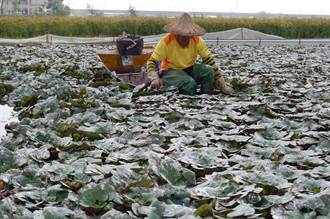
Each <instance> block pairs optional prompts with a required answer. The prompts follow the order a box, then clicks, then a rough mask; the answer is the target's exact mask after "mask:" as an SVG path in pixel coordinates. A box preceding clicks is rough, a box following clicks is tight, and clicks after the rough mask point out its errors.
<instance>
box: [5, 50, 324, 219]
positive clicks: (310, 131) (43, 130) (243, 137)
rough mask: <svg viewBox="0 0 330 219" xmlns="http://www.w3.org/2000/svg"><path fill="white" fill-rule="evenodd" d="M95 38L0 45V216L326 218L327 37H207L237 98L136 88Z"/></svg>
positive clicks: (25, 217)
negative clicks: (7, 114) (302, 40)
mask: <svg viewBox="0 0 330 219" xmlns="http://www.w3.org/2000/svg"><path fill="white" fill-rule="evenodd" d="M101 48H103V47H102V46H100V45H99V46H60V45H41V46H29V47H14V46H8V47H0V51H1V53H0V92H1V100H0V101H1V103H6V104H9V105H11V106H13V107H14V108H15V110H16V111H17V112H18V117H19V119H20V121H19V122H18V123H11V124H10V125H8V126H7V132H8V134H7V136H6V137H4V138H3V140H2V141H1V143H0V164H1V165H0V179H1V181H0V182H1V185H0V186H1V188H0V218H8V219H12V218H20V219H23V218H24V219H30V218H31V219H32V218H45V219H50V218H61V219H62V218H102V219H105V218H121V219H122V218H275V219H282V218H283V219H284V218H296V219H301V218H306V219H307V218H311V219H312V218H313V219H314V218H317V219H325V218H329V217H330V209H329V206H330V180H329V179H330V93H329V92H330V58H329V57H330V47H329V46H326V45H320V46H309V47H296V46H263V47H254V46H235V45H231V46H229V45H228V46H218V47H211V49H212V51H213V52H214V54H215V56H216V59H217V61H218V62H219V63H220V65H221V69H222V70H223V72H224V75H225V76H226V78H227V79H228V80H230V81H231V83H232V85H233V86H234V87H235V88H236V90H237V95H235V96H225V95H222V94H218V95H213V96H207V95H200V96H183V95H178V94H177V93H176V91H175V90H170V91H166V92H164V93H162V94H158V93H154V94H152V95H146V94H145V93H137V92H136V90H135V91H134V90H133V91H132V90H131V89H130V87H128V86H127V85H125V84H122V83H119V82H116V81H114V80H113V79H111V77H109V75H108V73H107V71H106V70H105V69H104V67H103V66H102V63H101V62H100V61H99V60H98V58H97V57H96V55H95V50H96V49H101ZM4 183H5V184H6V185H4Z"/></svg>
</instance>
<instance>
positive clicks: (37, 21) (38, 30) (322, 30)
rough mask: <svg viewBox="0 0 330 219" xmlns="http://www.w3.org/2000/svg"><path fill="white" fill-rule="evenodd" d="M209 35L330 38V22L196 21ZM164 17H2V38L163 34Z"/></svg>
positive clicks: (0, 29) (267, 20) (278, 20)
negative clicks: (244, 32) (242, 30)
mask: <svg viewBox="0 0 330 219" xmlns="http://www.w3.org/2000/svg"><path fill="white" fill-rule="evenodd" d="M194 20H195V21H196V22H197V23H198V24H200V25H201V26H203V27H204V28H205V29H206V31H207V32H214V31H222V30H228V29H232V28H237V27H247V28H251V29H254V30H257V31H261V32H264V33H268V34H274V35H279V36H282V37H285V38H329V37H330V19H316V18H315V19H289V18H279V19H227V18H194ZM170 21H171V19H169V18H165V17H140V16H138V17H128V16H127V17H0V37H2V38H25V37H33V36H39V35H43V34H45V33H52V34H56V35H62V36H85V37H92V36H117V35H119V34H120V33H122V32H123V31H125V32H126V33H130V34H138V35H143V36H144V35H153V34H160V33H163V26H164V25H165V24H166V23H168V22H170Z"/></svg>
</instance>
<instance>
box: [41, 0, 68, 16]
mask: <svg viewBox="0 0 330 219" xmlns="http://www.w3.org/2000/svg"><path fill="white" fill-rule="evenodd" d="M47 9H48V10H49V11H50V14H51V15H55V16H67V15H70V8H69V7H68V6H67V5H64V4H63V0H48V5H47Z"/></svg>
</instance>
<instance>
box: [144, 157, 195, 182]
mask: <svg viewBox="0 0 330 219" xmlns="http://www.w3.org/2000/svg"><path fill="white" fill-rule="evenodd" d="M149 165H150V168H151V169H152V171H153V172H154V174H156V175H157V176H159V177H161V178H162V179H163V180H166V181H167V182H168V183H169V184H171V185H173V186H192V185H195V184H196V177H195V173H194V172H192V171H191V170H188V169H186V168H183V167H181V165H180V163H179V162H177V161H175V160H173V159H172V158H170V157H167V156H159V155H157V154H153V155H151V156H150V158H149Z"/></svg>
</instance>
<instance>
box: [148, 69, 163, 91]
mask: <svg viewBox="0 0 330 219" xmlns="http://www.w3.org/2000/svg"><path fill="white" fill-rule="evenodd" d="M148 78H149V80H150V81H151V83H150V87H149V88H150V89H156V90H158V89H160V87H161V86H162V79H160V78H159V76H158V74H157V72H155V71H151V72H148Z"/></svg>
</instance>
